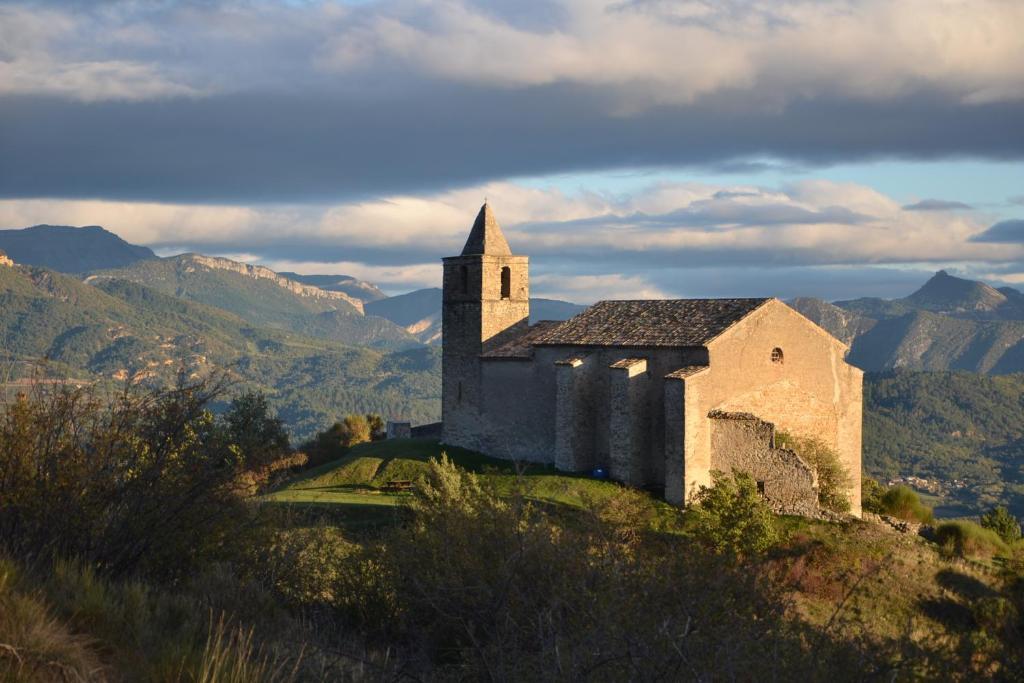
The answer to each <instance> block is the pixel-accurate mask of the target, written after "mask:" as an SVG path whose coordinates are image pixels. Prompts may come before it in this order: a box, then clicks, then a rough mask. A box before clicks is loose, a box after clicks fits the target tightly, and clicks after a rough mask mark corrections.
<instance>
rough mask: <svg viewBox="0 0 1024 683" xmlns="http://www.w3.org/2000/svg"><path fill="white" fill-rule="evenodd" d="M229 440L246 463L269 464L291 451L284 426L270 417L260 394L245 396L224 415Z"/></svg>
mask: <svg viewBox="0 0 1024 683" xmlns="http://www.w3.org/2000/svg"><path fill="white" fill-rule="evenodd" d="M224 422H225V424H226V427H227V433H228V438H229V439H230V440H231V443H232V444H234V445H235V447H236V448H237V449H238V450H239V452H240V454H241V455H242V457H244V458H245V459H246V460H247V461H249V462H255V463H260V464H264V463H270V462H273V461H275V460H279V459H280V458H283V457H285V456H286V455H288V453H289V452H290V451H291V447H290V446H289V444H288V432H287V430H286V429H285V428H284V423H283V422H281V420H280V419H278V418H277V417H276V416H274V415H271V414H270V409H269V408H268V407H267V397H266V396H264V395H263V393H262V392H252V391H250V392H246V393H244V394H242V395H241V396H238V397H237V398H235V399H234V400H232V401H231V406H230V408H228V411H227V412H226V413H225V414H224Z"/></svg>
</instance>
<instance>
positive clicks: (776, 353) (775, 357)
mask: <svg viewBox="0 0 1024 683" xmlns="http://www.w3.org/2000/svg"><path fill="white" fill-rule="evenodd" d="M772 362H773V363H781V362H782V349H780V348H779V347H778V346H776V347H775V348H774V349H772Z"/></svg>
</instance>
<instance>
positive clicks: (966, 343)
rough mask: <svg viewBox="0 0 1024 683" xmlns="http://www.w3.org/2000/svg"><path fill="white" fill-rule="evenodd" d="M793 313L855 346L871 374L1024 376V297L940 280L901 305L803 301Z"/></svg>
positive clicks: (942, 274) (946, 277)
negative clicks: (922, 372)
mask: <svg viewBox="0 0 1024 683" xmlns="http://www.w3.org/2000/svg"><path fill="white" fill-rule="evenodd" d="M790 306H792V307H793V308H795V309H796V310H797V311H799V312H800V313H802V314H803V315H805V316H807V317H808V318H810V319H811V320H812V321H814V322H815V323H817V324H818V325H820V326H821V327H823V328H825V329H826V330H828V331H829V332H830V333H832V335H833V336H835V337H837V338H838V339H841V340H842V341H844V342H846V343H847V344H849V345H850V354H849V358H848V359H849V361H850V362H851V363H853V364H854V365H856V366H857V367H859V368H861V369H863V370H868V371H879V370H891V369H905V370H930V371H939V370H968V371H971V372H981V373H987V374H1008V373H1014V372H1024V294H1021V292H1019V291H1018V290H1016V289H1013V288H1012V287H1002V288H1000V289H995V288H993V287H991V286H989V285H987V284H985V283H984V282H978V281H975V280H967V279H965V278H959V277H956V276H953V275H950V274H949V273H947V272H946V271H944V270H940V271H939V272H937V273H935V275H933V276H932V277H931V278H929V280H928V281H927V282H926V283H925V284H924V285H922V286H921V287H920V288H919V289H918V290H917V291H915V292H914V293H913V294H910V295H909V296H905V297H903V298H901V299H878V298H864V299H852V300H850V301H836V302H835V303H834V304H829V303H827V302H824V301H822V300H821V299H814V298H799V299H794V300H793V301H791V302H790Z"/></svg>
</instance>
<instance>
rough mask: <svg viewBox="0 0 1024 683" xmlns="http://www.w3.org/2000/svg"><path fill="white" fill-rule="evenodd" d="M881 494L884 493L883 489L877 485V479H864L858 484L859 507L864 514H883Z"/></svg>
mask: <svg viewBox="0 0 1024 683" xmlns="http://www.w3.org/2000/svg"><path fill="white" fill-rule="evenodd" d="M883 493H885V487H883V486H882V485H881V484H879V483H878V480H877V479H872V478H871V477H864V478H863V479H862V480H861V483H860V506H861V508H862V509H863V510H864V512H873V513H875V514H876V515H880V514H882V513H883V512H884V510H883V509H882V494H883Z"/></svg>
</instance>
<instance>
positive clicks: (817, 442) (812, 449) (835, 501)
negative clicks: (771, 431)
mask: <svg viewBox="0 0 1024 683" xmlns="http://www.w3.org/2000/svg"><path fill="white" fill-rule="evenodd" d="M775 443H776V445H777V446H778V447H779V448H788V449H790V450H792V451H795V452H796V454H797V455H799V456H800V457H801V458H802V459H803V460H804V462H806V463H807V464H808V465H810V466H811V467H812V468H813V469H814V471H815V472H816V473H817V475H818V504H819V505H821V507H823V508H825V509H826V510H832V511H833V512H840V513H845V512H849V511H850V497H849V496H848V495H847V489H848V488H849V487H850V483H851V480H850V474H849V473H848V472H847V471H846V468H845V467H843V465H842V463H841V462H839V455H838V454H837V453H836V452H835V450H833V449H832V448H831V447H829V446H828V444H826V443H825V442H824V441H822V440H821V439H814V438H801V437H796V436H792V435H790V434H787V433H785V432H779V431H777V432H775Z"/></svg>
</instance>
